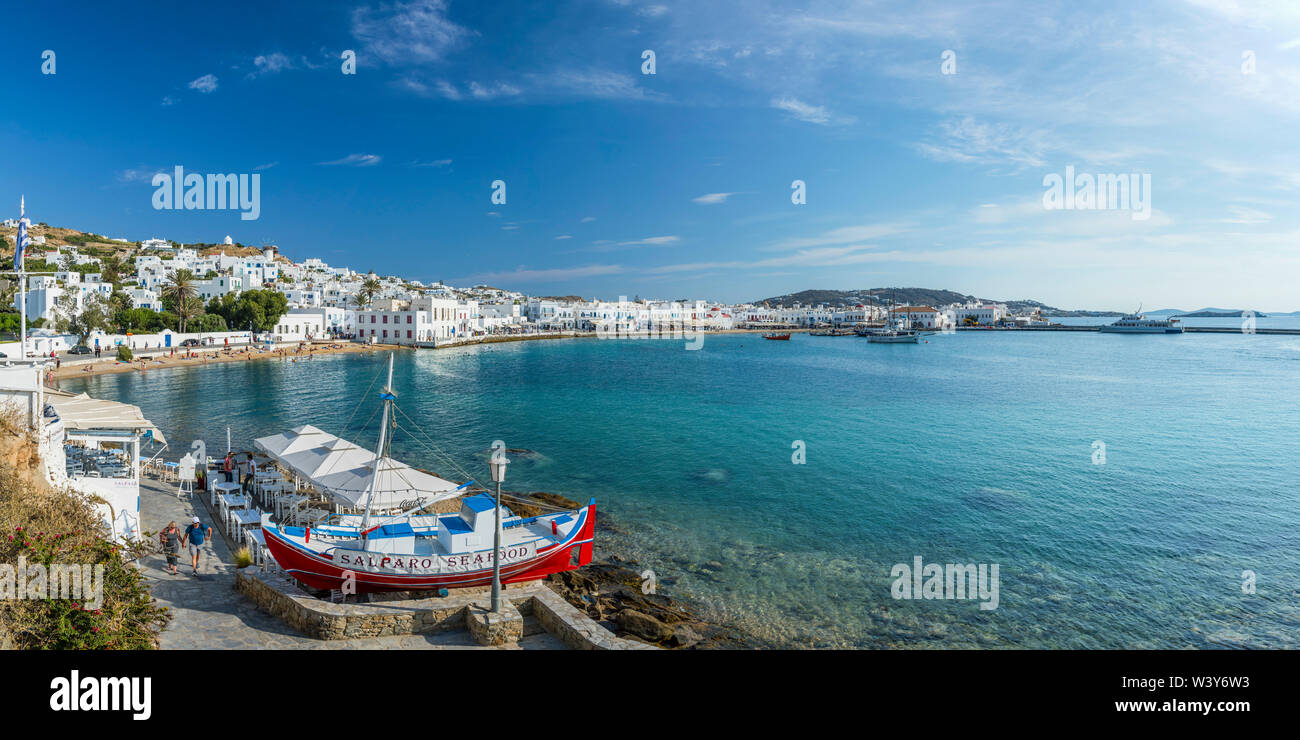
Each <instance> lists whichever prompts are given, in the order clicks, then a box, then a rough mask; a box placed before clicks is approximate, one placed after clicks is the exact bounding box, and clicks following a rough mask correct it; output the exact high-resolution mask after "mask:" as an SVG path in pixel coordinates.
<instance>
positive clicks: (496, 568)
mask: <svg viewBox="0 0 1300 740" xmlns="http://www.w3.org/2000/svg"><path fill="white" fill-rule="evenodd" d="M509 464H510V459H509V458H507V457H506V451H505V449H504V448H498V449H495V450H493V451H492V457H491V459H490V460H489V462H488V467H489V468H491V469H492V482H494V483H496V484H497V507H496V521H495V523H494V524H495V526H494V528H493V531H492V613H493V614H499V613H500V612H501V482H502V481H504V480H505V479H506V466H507V465H509Z"/></svg>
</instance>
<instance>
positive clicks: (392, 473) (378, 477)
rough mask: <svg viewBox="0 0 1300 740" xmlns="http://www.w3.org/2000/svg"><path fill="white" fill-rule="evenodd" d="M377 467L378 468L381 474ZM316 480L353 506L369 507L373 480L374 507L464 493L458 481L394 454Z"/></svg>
mask: <svg viewBox="0 0 1300 740" xmlns="http://www.w3.org/2000/svg"><path fill="white" fill-rule="evenodd" d="M376 462H377V464H376ZM376 469H378V473H377V474H376V472H375V471H376ZM312 482H313V483H315V484H316V486H317V487H318V488H321V489H323V490H325V491H328V492H329V493H330V495H331V496H333V498H334V500H335V501H336V502H338V503H339V504H341V505H343V506H348V507H352V508H362V507H364V506H366V496H367V494H369V492H370V485H371V483H372V482H373V483H374V484H375V491H374V494H373V496H372V497H371V498H370V501H369V506H370V508H371V509H396V508H399V507H403V506H413V505H414V504H415V502H416V500H417V499H419V500H421V501H422V502H423V503H424V504H425V505H428V504H431V503H433V502H435V501H442V500H444V499H449V498H455V497H456V496H458V495H460V491H459V490H458V487H457V485H456V484H455V483H452V482H451V481H448V480H443V479H442V478H439V477H437V476H434V475H429V474H428V473H421V472H420V471H418V470H416V469H415V468H412V467H411V466H409V465H407V464H405V463H402V462H398V461H397V460H394V459H392V458H391V457H384V458H380V459H379V460H378V461H374V460H372V461H370V462H368V463H365V464H364V465H361V466H358V467H355V468H352V469H350V470H344V471H341V472H337V473H331V474H329V475H324V476H320V477H315V478H313V479H312Z"/></svg>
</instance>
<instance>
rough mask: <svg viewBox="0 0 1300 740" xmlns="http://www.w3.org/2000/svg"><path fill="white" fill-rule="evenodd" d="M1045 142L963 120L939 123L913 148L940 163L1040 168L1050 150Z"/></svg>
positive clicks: (1035, 135) (1039, 136)
mask: <svg viewBox="0 0 1300 740" xmlns="http://www.w3.org/2000/svg"><path fill="white" fill-rule="evenodd" d="M1048 139H1049V137H1048V135H1047V134H1046V133H1044V132H1041V131H1027V130H1024V129H1021V128H1018V127H1016V126H1012V125H1010V124H1001V123H983V122H980V121H977V120H975V119H974V118H972V117H970V116H966V117H964V118H960V119H950V120H946V121H942V122H940V124H939V126H938V129H937V130H936V132H935V133H934V134H933V135H932V136H931V138H930V139H929V140H927V141H924V142H921V143H919V144H917V145H916V146H917V149H918V150H919V151H920V152H921V153H922V154H924V155H925V156H927V157H929V158H931V159H935V160H939V161H943V162H968V163H975V164H999V165H1006V164H1013V165H1016V166H1017V167H1018V168H1023V167H1042V166H1044V165H1045V164H1046V163H1047V152H1048V151H1050V150H1051V149H1052V146H1051V145H1050V144H1049V143H1048Z"/></svg>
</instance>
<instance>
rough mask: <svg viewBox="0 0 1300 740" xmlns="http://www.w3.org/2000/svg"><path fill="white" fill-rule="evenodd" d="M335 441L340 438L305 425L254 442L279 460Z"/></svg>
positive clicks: (260, 448)
mask: <svg viewBox="0 0 1300 740" xmlns="http://www.w3.org/2000/svg"><path fill="white" fill-rule="evenodd" d="M334 439H338V437H335V436H334V435H333V434H330V433H328V432H326V431H324V430H321V429H317V428H316V427H314V426H312V425H311V424H303V425H302V426H300V427H295V428H293V429H290V430H289V431H287V432H282V433H280V434H272V435H271V436H269V437H259V438H257V439H255V440H253V444H254V445H256V446H257V448H258V449H259V450H262V451H263V452H265V453H266V454H268V455H270V456H271V457H274V458H279V457H281V456H283V455H290V454H293V453H295V452H301V451H303V450H309V449H311V448H312V447H319V446H320V445H322V444H325V443H326V442H329V441H330V440H334Z"/></svg>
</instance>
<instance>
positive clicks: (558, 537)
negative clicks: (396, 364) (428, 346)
mask: <svg viewBox="0 0 1300 740" xmlns="http://www.w3.org/2000/svg"><path fill="white" fill-rule="evenodd" d="M392 384H393V368H392V358H391V357H390V358H389V365H388V386H387V387H386V388H384V390H383V391H382V392H381V393H380V398H382V399H383V402H384V410H383V421H382V423H381V426H380V432H379V445H378V448H377V449H378V453H377V454H376V455H373V456H369V455H368V453H366V452H365V451H362V450H359V448H356V447H355V446H353V447H350V448H347V449H345V446H346V445H348V443H347V442H346V441H342V440H339V438H337V437H334V436H333V435H328V434H325V433H324V432H322V431H321V430H319V429H316V428H315V427H309V426H308V427H300V428H298V429H296V430H293V432H291V433H289V434H287V435H277V436H275V437H266V438H263V439H259V440H257V444H258V446H259V447H260V448H262V449H263V450H264V451H266V452H267V453H268V454H269V455H271V457H273V458H275V459H276V460H277V461H278V462H280V463H281V465H284V466H286V467H289V468H291V469H293V470H294V471H295V473H296V474H300V475H302V474H306V475H307V476H308V477H309V479H311V480H312V481H313V483H315V485H316V486H317V487H318V488H320V489H322V490H324V491H327V492H328V493H330V494H331V495H333V496H334V497H335V500H336V501H337V502H339V503H342V504H344V505H349V506H350V507H352V508H361V509H363V510H364V513H363V514H361V515H359V516H358V515H355V514H354V515H350V516H341V517H340V516H337V515H335V516H331V517H329V519H328V520H326V521H324V522H322V523H320V524H318V525H316V526H312V527H290V526H281V525H278V524H272V523H270V521H269V515H264V516H263V524H262V534H263V537H264V538H265V540H266V546H267V548H268V549H269V550H270V551H271V555H272V556H273V557H274V558H275V561H276V563H277V564H279V566H280V567H281V568H282V569H284V570H285V571H286V572H287V573H288V574H289V575H291V576H293V577H294V578H295V579H297V580H298V581H300V582H301V583H303V584H304V585H306V586H308V587H310V588H315V589H322V590H324V589H339V590H353V589H354V590H355V592H356V593H367V592H372V591H419V590H428V589H441V588H462V587H466V586H485V585H489V584H491V583H492V574H493V559H494V557H493V556H494V553H496V552H500V558H501V568H500V571H501V582H502V583H518V582H522V581H532V580H537V579H540V578H545V577H546V576H548V575H550V574H552V573H559V572H561V571H565V570H573V569H576V568H579V567H582V566H584V565H586V564H588V563H590V562H591V558H592V543H593V539H594V534H595V524H596V501H595V499H592V500H591V501H589V502H588V503H587V505H586V506H583V507H581V508H578V509H574V510H565V511H554V512H552V513H546V514H541V515H538V516H532V517H519V516H515V515H513V514H511V512H510V510H509V508H507V507H506V506H504V504H503V505H502V507H501V521H500V525H501V531H500V547H499V549H498V548H496V547H494V544H493V540H494V536H495V535H496V532H495V531H494V530H495V528H496V526H497V518H496V510H497V502H496V501H495V500H494V499H493V498H492V496H490V495H488V494H487V493H481V492H480V493H473V494H472V495H467V494H470V493H471V491H472V489H473V488H474V486H476V485H477V484H475V482H474V481H472V480H471V481H467V482H466V483H464V484H461V485H459V486H457V485H456V484H454V483H451V482H450V481H445V480H443V479H441V478H437V477H436V476H433V475H430V474H428V473H424V472H421V471H417V470H415V469H414V468H410V467H408V466H406V465H404V464H402V463H400V462H398V461H396V460H393V459H391V458H389V457H387V456H386V453H387V450H388V445H389V443H390V441H391V440H390V438H389V434H388V429H389V426H390V413H391V411H392V409H393V408H394V401H395V396H394V394H393V392H392ZM340 442H341V443H342V444H340ZM496 454H504V450H500V451H498V453H496ZM367 456H368V457H369V461H368V462H364V463H362V464H361V465H359V466H357V467H354V468H351V469H347V470H336V468H338V467H339V466H341V465H346V464H348V462H346V461H349V460H350V461H351V462H352V463H355V462H356V461H357V460H358V459H362V458H364V457H367ZM341 461H344V462H341ZM313 466H315V467H313ZM455 497H461V506H460V510H459V512H457V513H455V514H442V515H421V514H418V513H417V512H420V511H422V510H424V509H426V508H428V507H429V506H430V505H431V504H433V503H436V502H438V501H442V500H447V499H451V498H455ZM398 501H400V502H401V506H400V508H402V509H405V510H404V511H399V512H398V513H395V514H391V515H386V516H385V515H378V514H377V515H374V516H372V515H371V509H372V508H385V509H388V510H390V511H391V510H393V509H395V508H399V507H398V506H395V505H394V504H395V503H396V502H398ZM358 504H359V505H358ZM543 508H545V507H543Z"/></svg>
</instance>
